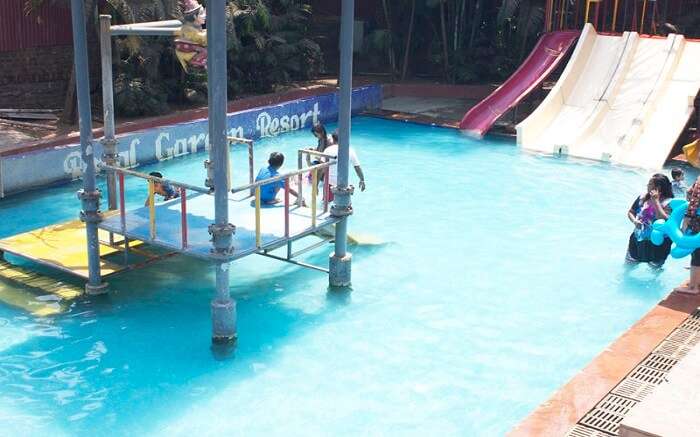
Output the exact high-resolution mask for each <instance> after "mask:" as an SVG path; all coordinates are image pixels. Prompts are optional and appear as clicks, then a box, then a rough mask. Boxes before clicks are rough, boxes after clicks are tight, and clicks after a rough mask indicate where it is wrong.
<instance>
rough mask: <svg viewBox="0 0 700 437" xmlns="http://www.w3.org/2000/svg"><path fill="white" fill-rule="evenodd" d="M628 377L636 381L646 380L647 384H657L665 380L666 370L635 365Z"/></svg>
mask: <svg viewBox="0 0 700 437" xmlns="http://www.w3.org/2000/svg"><path fill="white" fill-rule="evenodd" d="M628 378H630V379H635V380H637V381H641V382H646V383H648V384H654V385H659V384H661V383H662V382H664V381H666V372H662V371H661V370H656V369H652V368H651V367H645V366H637V367H635V368H634V370H632V373H630V374H629V376H628Z"/></svg>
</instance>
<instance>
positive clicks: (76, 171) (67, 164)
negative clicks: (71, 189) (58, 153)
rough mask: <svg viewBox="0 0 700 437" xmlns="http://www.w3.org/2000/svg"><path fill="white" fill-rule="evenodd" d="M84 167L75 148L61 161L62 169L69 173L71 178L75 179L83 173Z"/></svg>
mask: <svg viewBox="0 0 700 437" xmlns="http://www.w3.org/2000/svg"><path fill="white" fill-rule="evenodd" d="M84 167H85V165H84V163H83V158H82V157H81V155H80V151H77V150H76V151H75V152H70V153H69V154H68V156H66V159H65V160H64V161H63V171H64V172H66V174H69V175H71V177H72V178H73V179H77V178H79V177H80V175H82V174H83V171H84V170H85V168H84Z"/></svg>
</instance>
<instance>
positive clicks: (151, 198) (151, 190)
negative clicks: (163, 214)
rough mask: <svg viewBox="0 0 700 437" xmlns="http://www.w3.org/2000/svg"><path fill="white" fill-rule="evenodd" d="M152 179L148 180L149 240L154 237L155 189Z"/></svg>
mask: <svg viewBox="0 0 700 437" xmlns="http://www.w3.org/2000/svg"><path fill="white" fill-rule="evenodd" d="M155 185H156V184H155V182H154V181H153V179H149V180H148V229H149V234H150V236H151V240H155V239H156V190H155Z"/></svg>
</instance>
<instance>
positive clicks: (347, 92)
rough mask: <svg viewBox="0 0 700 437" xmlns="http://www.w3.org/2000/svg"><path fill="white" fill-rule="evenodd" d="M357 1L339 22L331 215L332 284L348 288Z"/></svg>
mask: <svg viewBox="0 0 700 437" xmlns="http://www.w3.org/2000/svg"><path fill="white" fill-rule="evenodd" d="M354 19H355V0H343V6H342V17H341V20H340V103H339V105H340V107H339V108H338V131H339V132H338V134H339V135H338V136H339V138H338V140H339V141H338V142H339V144H338V164H337V165H338V167H337V174H338V180H337V186H336V187H334V189H333V192H334V194H335V199H334V205H333V206H332V207H331V215H333V216H336V217H342V220H340V221H339V222H338V224H336V226H335V253H333V254H332V255H331V257H330V261H329V275H328V276H329V283H330V285H331V286H334V287H347V286H349V285H350V280H351V263H352V256H351V255H350V254H349V253H347V236H348V235H347V234H348V216H349V215H350V214H352V201H351V199H350V196H351V194H352V187H349V186H348V170H349V160H350V118H351V116H352V48H353V47H352V43H353V26H354Z"/></svg>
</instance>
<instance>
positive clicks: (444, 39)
mask: <svg viewBox="0 0 700 437" xmlns="http://www.w3.org/2000/svg"><path fill="white" fill-rule="evenodd" d="M440 26H441V27H442V58H443V62H444V66H445V79H446V80H448V81H449V80H450V62H449V59H448V57H447V44H448V42H447V28H446V26H445V2H444V1H441V2H440Z"/></svg>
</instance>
